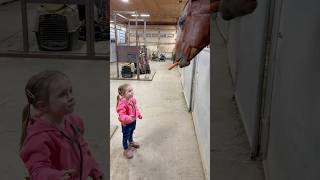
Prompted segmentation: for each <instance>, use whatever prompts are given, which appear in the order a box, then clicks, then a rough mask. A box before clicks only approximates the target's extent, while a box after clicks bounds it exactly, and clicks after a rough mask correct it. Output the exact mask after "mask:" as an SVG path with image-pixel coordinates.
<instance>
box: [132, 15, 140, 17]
mask: <svg viewBox="0 0 320 180" xmlns="http://www.w3.org/2000/svg"><path fill="white" fill-rule="evenodd" d="M131 16H132V17H137V16H139V15H138V14H131Z"/></svg>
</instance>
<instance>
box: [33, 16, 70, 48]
mask: <svg viewBox="0 0 320 180" xmlns="http://www.w3.org/2000/svg"><path fill="white" fill-rule="evenodd" d="M68 39H69V38H68V24H67V20H66V17H65V16H62V15H59V14H45V15H41V16H40V17H39V45H40V46H41V47H43V48H45V49H48V50H62V49H66V48H68Z"/></svg>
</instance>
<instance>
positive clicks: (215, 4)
mask: <svg viewBox="0 0 320 180" xmlns="http://www.w3.org/2000/svg"><path fill="white" fill-rule="evenodd" d="M219 6H220V1H219V0H218V1H217V0H213V1H211V2H210V13H213V12H218V11H219Z"/></svg>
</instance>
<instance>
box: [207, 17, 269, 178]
mask: <svg viewBox="0 0 320 180" xmlns="http://www.w3.org/2000/svg"><path fill="white" fill-rule="evenodd" d="M211 27H213V28H212V29H213V34H214V38H213V42H214V45H213V51H212V52H213V53H214V54H213V58H214V61H213V78H214V80H213V82H214V84H213V88H214V89H213V92H214V93H213V107H214V109H213V120H212V122H213V126H212V127H213V129H211V131H212V132H211V133H212V135H211V136H213V137H212V138H213V144H212V145H211V153H212V157H213V158H212V159H213V161H211V164H212V168H213V172H212V174H213V178H214V180H235V179H236V180H263V179H264V175H263V169H262V164H261V162H259V161H252V160H251V159H250V145H249V142H248V137H247V135H246V132H245V129H244V126H243V123H242V121H241V118H240V115H239V112H238V108H237V105H236V102H235V101H234V98H233V91H234V87H233V85H232V80H231V76H230V71H229V66H228V62H227V49H226V44H225V42H224V41H223V39H222V37H221V35H220V33H219V32H218V31H217V28H216V23H214V25H213V26H211Z"/></svg>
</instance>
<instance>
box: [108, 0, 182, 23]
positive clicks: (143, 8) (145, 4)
mask: <svg viewBox="0 0 320 180" xmlns="http://www.w3.org/2000/svg"><path fill="white" fill-rule="evenodd" d="M186 1H187V0H128V2H124V0H110V10H111V14H112V12H114V11H137V12H138V13H139V14H150V17H147V18H146V19H147V24H148V25H176V24H177V20H178V18H179V16H180V14H181V12H182V10H183V7H184V4H185V3H186ZM111 14H110V15H111ZM122 15H124V16H125V17H127V18H130V19H134V18H135V17H132V16H131V15H125V14H122ZM110 18H111V20H113V17H112V16H110ZM140 18H141V17H139V19H140ZM121 21H122V22H126V21H127V20H125V19H124V18H121V17H119V16H117V22H121Z"/></svg>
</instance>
